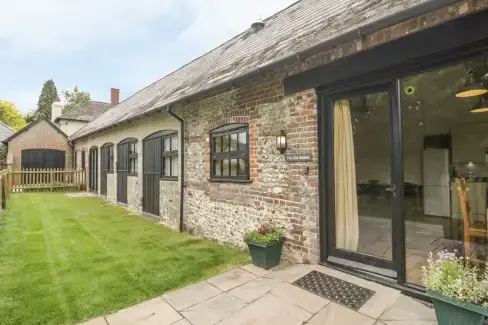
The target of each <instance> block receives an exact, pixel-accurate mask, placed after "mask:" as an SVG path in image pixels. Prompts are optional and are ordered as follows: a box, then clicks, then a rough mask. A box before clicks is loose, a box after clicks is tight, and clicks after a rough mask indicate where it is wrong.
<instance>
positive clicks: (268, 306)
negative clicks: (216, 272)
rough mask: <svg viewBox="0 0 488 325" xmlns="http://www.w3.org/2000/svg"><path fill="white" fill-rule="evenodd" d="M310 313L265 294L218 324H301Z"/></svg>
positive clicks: (310, 315)
mask: <svg viewBox="0 0 488 325" xmlns="http://www.w3.org/2000/svg"><path fill="white" fill-rule="evenodd" d="M310 317H312V314H310V313H309V312H307V311H305V310H303V309H302V308H300V307H298V306H295V305H293V304H290V303H287V302H284V301H282V300H281V299H280V298H278V297H276V296H274V295H272V294H267V295H265V296H264V297H261V298H259V299H258V300H256V301H255V302H253V303H252V304H250V305H248V306H246V307H244V308H242V309H241V310H239V311H238V312H237V313H235V314H233V315H232V316H230V317H227V318H226V319H224V320H223V321H222V322H220V323H219V325H251V324H253V325H302V324H303V323H304V322H306V321H307V320H308V319H310Z"/></svg>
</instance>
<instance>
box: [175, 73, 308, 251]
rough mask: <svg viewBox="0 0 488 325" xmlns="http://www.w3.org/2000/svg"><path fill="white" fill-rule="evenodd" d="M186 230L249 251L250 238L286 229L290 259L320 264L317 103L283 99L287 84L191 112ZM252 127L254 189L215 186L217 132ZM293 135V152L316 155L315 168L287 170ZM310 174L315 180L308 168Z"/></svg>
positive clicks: (268, 82) (244, 90)
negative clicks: (252, 233)
mask: <svg viewBox="0 0 488 325" xmlns="http://www.w3.org/2000/svg"><path fill="white" fill-rule="evenodd" d="M184 112H185V113H184V118H185V120H186V154H187V159H186V177H187V183H186V185H187V186H186V192H185V193H186V197H185V227H186V229H187V230H189V231H190V232H193V233H196V234H199V235H203V236H205V237H209V238H212V239H216V240H218V241H220V242H222V243H229V244H233V245H237V246H240V247H244V243H243V235H244V232H245V231H246V230H249V229H252V228H256V227H258V226H259V225H261V224H262V223H267V222H270V221H271V222H273V223H275V224H277V225H281V226H282V227H283V228H285V229H286V232H287V242H286V254H287V256H288V257H290V258H292V259H295V260H299V261H310V260H314V261H316V260H317V258H318V218H317V155H316V153H317V137H316V123H317V121H316V114H315V112H316V97H315V94H314V92H313V91H307V92H303V93H299V94H295V95H292V96H287V97H284V96H283V84H282V79H281V78H277V77H274V78H269V79H264V80H262V81H259V82H256V83H252V84H248V85H246V86H244V87H241V88H238V89H237V90H234V91H230V92H227V93H223V94H219V95H216V96H214V97H211V98H209V99H205V100H202V101H199V102H197V103H194V104H190V105H187V106H185V108H184ZM229 123H249V149H250V173H251V174H250V175H251V181H252V182H251V183H250V184H235V183H212V182H209V181H208V179H209V178H210V132H211V131H212V130H213V129H215V128H217V127H219V126H223V125H226V124H229ZM280 130H285V132H287V134H288V147H289V152H293V153H305V152H310V153H312V155H313V160H312V162H310V163H287V162H285V158H284V156H283V155H282V154H281V153H280V152H279V151H278V150H277V149H276V135H277V134H278V133H279V131H280ZM306 167H308V173H306V172H305V168H306Z"/></svg>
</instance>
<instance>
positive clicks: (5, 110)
mask: <svg viewBox="0 0 488 325" xmlns="http://www.w3.org/2000/svg"><path fill="white" fill-rule="evenodd" d="M0 121H2V122H3V123H5V124H7V125H8V126H10V127H11V128H12V129H14V130H16V131H18V130H20V129H22V128H23V127H24V126H26V125H27V123H26V121H25V119H24V118H23V117H22V114H20V112H19V110H18V109H17V107H16V106H15V104H14V103H11V102H7V101H2V100H0Z"/></svg>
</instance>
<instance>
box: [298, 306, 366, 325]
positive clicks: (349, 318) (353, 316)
mask: <svg viewBox="0 0 488 325" xmlns="http://www.w3.org/2000/svg"><path fill="white" fill-rule="evenodd" d="M374 322H375V320H374V319H373V318H370V317H368V316H365V315H363V314H360V313H357V312H355V311H354V310H352V309H349V308H346V307H343V306H341V305H339V304H336V303H334V302H331V303H330V304H328V305H327V306H326V307H325V308H323V309H322V310H321V311H320V312H319V313H318V314H316V315H315V316H313V317H312V319H311V320H310V321H309V322H308V323H307V324H308V325H323V324H340V325H358V324H361V325H373V324H374Z"/></svg>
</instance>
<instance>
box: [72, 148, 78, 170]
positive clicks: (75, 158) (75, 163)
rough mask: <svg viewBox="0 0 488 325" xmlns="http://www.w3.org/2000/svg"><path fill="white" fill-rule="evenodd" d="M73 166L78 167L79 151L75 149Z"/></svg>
mask: <svg viewBox="0 0 488 325" xmlns="http://www.w3.org/2000/svg"><path fill="white" fill-rule="evenodd" d="M73 168H74V169H75V170H76V168H78V151H75V154H74V158H73Z"/></svg>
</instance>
